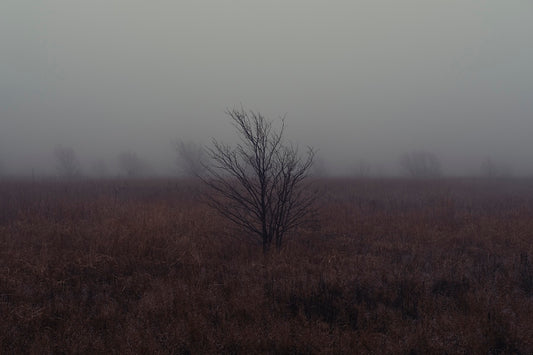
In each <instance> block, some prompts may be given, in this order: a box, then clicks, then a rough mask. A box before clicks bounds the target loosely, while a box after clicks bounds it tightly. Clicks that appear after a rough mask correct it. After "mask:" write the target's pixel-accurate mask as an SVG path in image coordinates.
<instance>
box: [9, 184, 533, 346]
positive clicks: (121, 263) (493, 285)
mask: <svg viewBox="0 0 533 355" xmlns="http://www.w3.org/2000/svg"><path fill="white" fill-rule="evenodd" d="M321 184H322V186H323V190H324V194H323V196H322V197H321V199H322V200H321V208H320V211H319V222H320V223H319V225H320V228H317V227H316V226H315V227H314V228H312V229H305V228H300V229H298V230H296V231H294V232H293V233H292V234H291V235H289V236H288V237H287V243H286V245H285V247H284V248H283V249H282V250H281V252H279V253H277V252H274V253H272V254H271V255H270V256H269V257H266V258H265V257H263V254H262V251H261V248H260V246H258V245H255V244H251V242H250V238H246V236H243V235H241V233H240V232H238V231H235V230H234V229H232V225H231V224H229V223H228V222H226V221H225V220H224V219H222V218H221V217H219V215H217V214H216V213H214V212H213V211H211V210H210V209H209V208H207V207H206V206H204V205H202V204H200V203H198V202H196V199H195V194H196V192H195V191H197V190H198V188H199V187H198V186H196V185H195V184H194V183H193V182H187V181H113V180H109V181H73V182H31V181H28V182H24V181H3V182H2V183H1V184H0V204H1V205H0V314H1V315H2V322H0V353H120V354H127V353H161V354H165V353H176V354H193V353H291V354H292V353H298V354H302V353H354V352H357V353H376V352H379V353H395V354H397V353H412V354H416V353H485V354H487V353H489V354H496V353H522V354H528V353H532V352H533V340H532V339H533V322H532V319H533V291H532V290H533V266H532V265H533V261H532V258H533V247H532V245H533V244H532V243H531V240H532V238H533V235H532V234H533V232H532V231H533V182H532V181H525V180H524V181H520V180H507V181H503V180H497V181H483V180H479V181H474V180H451V179H450V180H439V181H437V180H428V181H412V180H377V179H374V180H351V181H350V180H346V181H343V180H333V179H330V180H327V181H323V182H321Z"/></svg>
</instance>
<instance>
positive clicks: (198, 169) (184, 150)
mask: <svg viewBox="0 0 533 355" xmlns="http://www.w3.org/2000/svg"><path fill="white" fill-rule="evenodd" d="M174 148H175V149H176V153H177V158H176V165H177V167H178V169H179V170H180V172H181V173H182V174H185V175H186V176H188V177H198V176H201V175H203V173H204V171H205V169H204V166H205V164H204V160H205V151H204V148H203V147H202V146H201V145H198V144H196V143H194V142H184V141H182V140H178V141H176V142H175V143H174Z"/></svg>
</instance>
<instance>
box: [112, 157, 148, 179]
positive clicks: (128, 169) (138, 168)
mask: <svg viewBox="0 0 533 355" xmlns="http://www.w3.org/2000/svg"><path fill="white" fill-rule="evenodd" d="M118 165H119V168H120V169H121V170H122V171H123V172H124V174H125V175H126V176H128V177H130V178H132V177H139V176H140V175H142V173H143V172H144V170H145V164H144V162H143V161H142V160H141V158H139V156H138V155H137V154H136V153H134V152H124V153H121V154H119V156H118Z"/></svg>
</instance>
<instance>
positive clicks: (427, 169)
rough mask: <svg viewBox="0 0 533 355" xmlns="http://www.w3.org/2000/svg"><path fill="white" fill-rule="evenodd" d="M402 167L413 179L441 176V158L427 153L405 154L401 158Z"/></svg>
mask: <svg viewBox="0 0 533 355" xmlns="http://www.w3.org/2000/svg"><path fill="white" fill-rule="evenodd" d="M400 165H401V166H402V168H403V169H404V170H405V171H406V172H407V173H408V174H409V175H410V176H411V177H418V178H430V177H437V176H440V175H441V167H440V160H439V158H437V156H436V155H435V154H433V153H430V152H426V151H413V152H411V153H406V154H404V155H403V156H402V157H401V158H400Z"/></svg>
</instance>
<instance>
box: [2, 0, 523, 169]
mask: <svg viewBox="0 0 533 355" xmlns="http://www.w3.org/2000/svg"><path fill="white" fill-rule="evenodd" d="M532 63H533V1H532V0H507V1H501V0H403V1H397V0H364V1H356V0H352V1H314V0H305V1H303V0H293V1H290V0H289V1H277V0H269V1H254V0H246V1H245V0H241V1H238V0H233V1H225V0H209V1H208V0H194V1H193V0H190V1H177V0H174V1H162V0H154V1H145V0H142V1H141V0H91V1H88V0H86V1H80V0H47V1H30V0H2V1H1V2H0V79H1V80H0V161H2V162H3V164H2V165H3V166H4V167H6V168H9V169H11V170H12V171H16V172H27V171H30V170H31V168H35V169H37V170H39V171H49V172H53V164H54V161H53V149H54V146H55V145H56V144H62V145H65V146H71V147H72V148H74V149H75V150H76V152H77V153H78V156H79V158H80V160H81V161H82V163H83V164H84V165H85V166H86V167H87V169H89V168H88V167H89V166H90V164H91V163H92V162H93V161H95V160H97V159H105V160H106V161H107V163H108V165H109V166H113V165H115V164H116V156H117V155H118V154H119V153H120V152H122V151H125V150H131V151H135V152H136V153H138V154H139V156H142V157H144V158H146V159H147V160H149V161H150V162H151V163H152V164H153V166H154V167H156V169H158V170H159V171H164V170H168V169H171V168H172V160H173V152H172V148H171V145H170V142H171V141H172V140H173V139H176V138H182V139H185V140H189V139H191V140H196V141H199V142H207V141H208V139H209V138H210V137H212V136H214V137H217V138H220V139H221V140H229V139H231V137H232V136H231V126H230V125H229V124H228V120H227V117H226V116H225V115H224V110H225V109H226V108H228V107H229V108H231V107H233V106H239V105H241V104H242V105H244V106H245V107H247V108H250V109H254V110H259V111H261V112H263V113H264V114H266V115H269V116H272V117H276V116H279V115H283V114H287V123H288V131H287V134H288V138H289V139H290V140H292V141H295V142H298V143H299V144H300V145H306V144H310V145H313V146H315V147H316V148H318V149H319V152H320V156H321V158H323V159H324V160H325V161H326V165H327V166H330V167H335V168H336V169H338V170H343V169H344V170H343V171H348V170H349V169H350V168H351V166H352V165H355V164H356V162H357V161H358V160H359V159H366V160H368V161H370V162H371V163H373V164H374V165H375V166H379V167H380V169H384V170H386V171H396V170H397V169H398V167H397V161H398V157H399V155H400V154H401V153H403V152H406V151H410V150H415V149H416V150H420V149H424V150H429V151H432V152H435V153H436V154H437V155H438V156H439V157H440V158H441V161H442V164H443V168H444V170H445V171H448V172H455V173H457V172H471V171H477V170H478V169H479V166H480V164H481V161H482V160H483V159H484V158H486V157H488V156H491V157H493V159H494V160H499V161H505V162H507V163H508V164H509V165H511V166H513V168H514V170H515V171H516V172H517V173H522V172H533V138H532V137H531V136H532V135H533V65H532ZM47 169H48V170H47Z"/></svg>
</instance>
